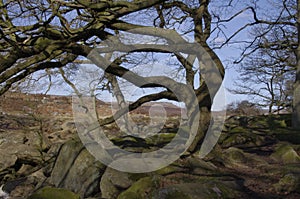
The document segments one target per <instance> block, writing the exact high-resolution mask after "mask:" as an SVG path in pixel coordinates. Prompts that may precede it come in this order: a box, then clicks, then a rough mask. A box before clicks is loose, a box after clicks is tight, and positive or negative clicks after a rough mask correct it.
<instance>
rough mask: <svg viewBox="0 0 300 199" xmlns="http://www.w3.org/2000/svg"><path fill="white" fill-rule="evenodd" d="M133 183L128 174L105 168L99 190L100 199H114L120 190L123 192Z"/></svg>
mask: <svg viewBox="0 0 300 199" xmlns="http://www.w3.org/2000/svg"><path fill="white" fill-rule="evenodd" d="M132 183H133V181H132V180H131V179H130V176H129V174H128V173H124V172H120V171H117V170H115V169H112V168H109V167H108V168H107V169H106V170H105V172H104V174H103V175H102V177H101V182H100V190H101V195H102V198H108V199H111V198H116V197H117V196H118V195H119V193H120V189H121V190H124V189H127V188H128V187H130V186H131V184H132Z"/></svg>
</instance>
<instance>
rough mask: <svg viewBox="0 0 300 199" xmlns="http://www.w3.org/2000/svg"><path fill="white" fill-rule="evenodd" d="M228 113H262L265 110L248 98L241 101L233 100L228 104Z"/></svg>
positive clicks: (245, 114) (246, 114)
mask: <svg viewBox="0 0 300 199" xmlns="http://www.w3.org/2000/svg"><path fill="white" fill-rule="evenodd" d="M227 114H229V115H244V116H250V115H261V114H263V110H262V109H261V108H260V107H259V106H257V105H256V104H253V103H250V102H249V101H247V100H243V101H240V102H232V103H230V104H228V105H227Z"/></svg>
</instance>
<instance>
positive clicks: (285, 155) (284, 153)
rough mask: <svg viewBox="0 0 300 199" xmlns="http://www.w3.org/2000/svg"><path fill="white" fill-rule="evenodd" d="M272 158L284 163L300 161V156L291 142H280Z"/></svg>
mask: <svg viewBox="0 0 300 199" xmlns="http://www.w3.org/2000/svg"><path fill="white" fill-rule="evenodd" d="M271 158H272V159H273V160H275V161H277V162H280V163H283V164H290V163H300V157H299V155H298V154H297V152H296V151H295V150H294V148H293V147H292V146H291V145H289V144H280V145H279V146H278V147H277V148H276V149H275V152H274V153H273V154H272V155H271Z"/></svg>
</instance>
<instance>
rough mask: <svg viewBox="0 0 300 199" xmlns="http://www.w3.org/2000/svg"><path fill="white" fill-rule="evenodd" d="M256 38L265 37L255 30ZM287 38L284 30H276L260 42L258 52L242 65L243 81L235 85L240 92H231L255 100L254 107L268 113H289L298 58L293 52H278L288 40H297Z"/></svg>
mask: <svg viewBox="0 0 300 199" xmlns="http://www.w3.org/2000/svg"><path fill="white" fill-rule="evenodd" d="M254 34H255V35H257V34H262V33H261V31H260V30H259V29H256V31H255V33H254ZM285 34H286V33H285V31H284V30H280V29H279V30H277V29H276V30H271V31H270V32H269V34H268V35H266V36H262V37H261V38H260V41H259V43H258V47H259V49H257V50H256V51H255V52H253V53H252V54H249V55H248V56H247V57H245V58H244V60H243V62H242V63H241V64H240V67H239V72H240V77H239V78H238V80H237V81H236V82H235V85H236V86H237V88H236V89H232V90H231V91H232V92H233V93H236V94H242V95H247V96H250V97H252V98H251V99H252V101H253V103H257V104H258V105H259V106H262V107H268V111H269V113H272V112H273V111H274V110H276V111H278V110H281V109H287V108H289V107H291V104H292V101H291V99H292V93H291V92H290V89H291V87H290V85H289V84H290V83H291V81H293V80H294V79H295V65H296V57H295V53H294V51H293V49H292V48H279V47H278V45H280V42H286V40H295V36H294V35H293V37H287V36H286V35H285ZM293 42H294V41H293ZM271 44H272V46H271ZM275 44H276V45H277V48H275Z"/></svg>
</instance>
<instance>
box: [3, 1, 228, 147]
mask: <svg viewBox="0 0 300 199" xmlns="http://www.w3.org/2000/svg"><path fill="white" fill-rule="evenodd" d="M209 3H210V1H208V0H202V1H196V0H193V1H164V0H153V1H146V0H137V1H110V0H103V1H82V0H77V1H61V0H54V1H48V0H43V1H39V2H36V1H32V0H18V1H5V0H1V1H0V10H1V21H0V27H1V30H0V35H1V39H0V52H1V55H0V63H1V68H0V94H3V93H4V92H5V91H7V90H8V89H9V88H10V87H11V86H13V85H14V84H15V83H16V82H18V81H20V80H22V79H24V78H25V77H27V76H29V75H31V74H33V73H35V72H36V71H41V70H45V69H47V70H51V69H57V68H60V69H61V70H59V73H60V74H61V76H62V78H63V79H64V80H65V81H67V83H68V84H69V85H70V86H72V85H74V84H73V83H72V82H71V81H68V77H67V76H66V75H65V74H66V72H67V68H66V66H68V64H70V63H73V62H75V61H76V62H78V61H79V62H80V60H83V59H86V58H88V59H90V60H91V61H92V62H93V63H94V64H95V65H97V66H98V67H99V68H101V67H102V66H103V63H104V62H105V60H99V56H98V55H99V53H100V54H101V52H98V55H95V54H93V52H95V51H93V50H94V49H95V47H97V46H98V45H102V42H103V41H108V40H109V38H111V37H114V36H117V35H118V34H123V35H129V34H139V35H145V36H151V37H154V38H157V43H155V42H152V43H148V44H147V43H143V45H140V46H139V45H138V44H134V47H133V48H132V49H131V50H130V52H129V54H130V55H128V56H127V57H126V59H125V58H124V59H122V60H121V61H120V62H116V61H112V62H111V63H109V65H108V67H107V68H103V69H104V70H105V72H107V73H109V74H111V75H113V76H111V77H112V78H111V79H110V82H113V83H114V88H117V84H116V83H117V82H116V81H115V80H117V79H116V78H115V77H120V78H123V79H125V80H127V81H129V82H131V83H132V84H134V85H135V86H137V87H142V88H160V91H159V92H157V93H154V94H148V95H147V94H146V95H145V96H143V97H141V98H139V99H137V101H135V102H133V103H132V104H130V106H129V109H130V110H133V109H135V108H137V107H138V106H140V105H141V104H143V103H146V102H149V101H155V100H160V99H170V100H175V101H182V100H185V99H178V97H176V95H175V94H174V93H172V91H171V90H170V89H169V88H167V86H164V85H170V86H171V85H174V86H176V89H177V90H179V91H180V92H181V93H182V95H183V96H185V98H186V100H188V101H189V100H190V101H192V100H193V99H192V98H191V97H190V98H189V94H188V93H189V92H191V91H192V92H193V93H195V94H196V99H194V100H196V101H197V107H194V109H195V108H197V109H198V108H199V109H200V110H201V112H202V114H201V116H200V118H199V121H200V125H201V128H199V131H198V134H197V136H196V139H195V141H194V143H193V144H192V145H191V147H190V151H195V150H196V149H197V147H198V145H199V143H200V141H201V140H202V138H203V136H204V135H205V133H206V130H207V128H208V126H209V122H210V109H211V105H212V100H213V99H214V96H215V94H216V92H217V90H218V88H219V86H220V85H221V83H222V79H223V77H224V73H225V72H224V67H223V65H222V63H221V61H220V60H219V58H218V56H217V55H216V54H215V53H214V52H213V50H212V49H211V48H210V47H209V45H208V42H207V41H208V39H209V37H210V34H211V21H212V16H211V15H210V12H209V8H208V6H209ZM158 27H159V28H160V29H158ZM175 31H178V32H177V33H176V32H175ZM174 33H175V34H174ZM170 35H173V36H174V37H175V38H176V40H172V39H170ZM182 36H188V37H190V38H191V40H192V41H193V42H192V43H189V42H187V41H186V40H185V39H184V38H183V37H182ZM160 41H163V45H161V43H160ZM118 42H119V43H118V44H119V45H118V46H114V47H115V48H114V49H113V50H115V51H119V52H126V51H128V45H127V44H126V43H122V41H118ZM174 42H175V44H176V45H177V46H176V48H175V47H174V48H172V47H171V49H170V46H172V45H173V46H175V45H174ZM180 42H181V43H180ZM193 43H196V44H198V45H199V46H201V47H202V48H203V49H204V51H205V53H206V55H199V53H198V51H197V50H198V49H195V48H193V47H192V46H193V45H192V44H193ZM105 47H106V48H105ZM105 47H104V48H102V49H101V48H100V49H98V50H100V51H101V50H102V53H107V52H108V51H109V53H110V52H111V50H112V49H109V46H105ZM129 47H130V45H129ZM131 47H132V46H131ZM158 49H159V50H158ZM139 53H140V54H142V53H146V54H147V53H148V55H149V56H150V54H151V53H152V54H153V53H162V54H165V55H167V54H168V55H169V58H170V60H171V59H173V58H174V57H176V59H177V62H178V64H177V66H178V68H174V70H177V71H181V74H182V75H184V76H183V77H184V79H185V81H183V82H176V81H175V80H173V79H172V78H169V77H167V76H164V77H163V76H152V77H143V76H140V75H138V73H136V72H133V71H132V70H131V68H129V65H130V63H129V62H128V60H134V59H130V58H132V57H133V56H134V55H136V54H139ZM186 54H188V55H189V56H188V57H186V56H185V55H186ZM94 55H95V56H94ZM97 56H98V57H97ZM195 59H198V61H199V63H200V62H201V63H203V62H206V61H205V59H211V60H213V61H214V62H213V64H214V65H215V66H216V68H217V72H218V73H219V74H220V78H216V77H215V78H210V77H213V76H214V72H213V73H207V72H205V68H203V67H202V66H200V67H199V65H198V66H195V65H193V63H194V61H195ZM135 61H136V62H135V64H139V63H140V62H141V58H138V59H136V60H135ZM200 65H201V64H200ZM59 73H58V74H59ZM125 74H126V76H125ZM205 74H207V75H205ZM114 76H115V77H114ZM99 78H100V77H99ZM195 82H199V83H198V84H195ZM210 85H213V89H210V90H209V87H212V86H210ZM174 89H175V88H174ZM185 93H186V94H185ZM188 114H189V117H190V124H192V123H193V119H195V118H197V117H195V115H193V114H195V110H192V109H191V111H190V112H189V113H188ZM113 120H114V119H112V118H107V119H106V120H103V121H101V122H100V123H102V124H107V123H109V122H113Z"/></svg>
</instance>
